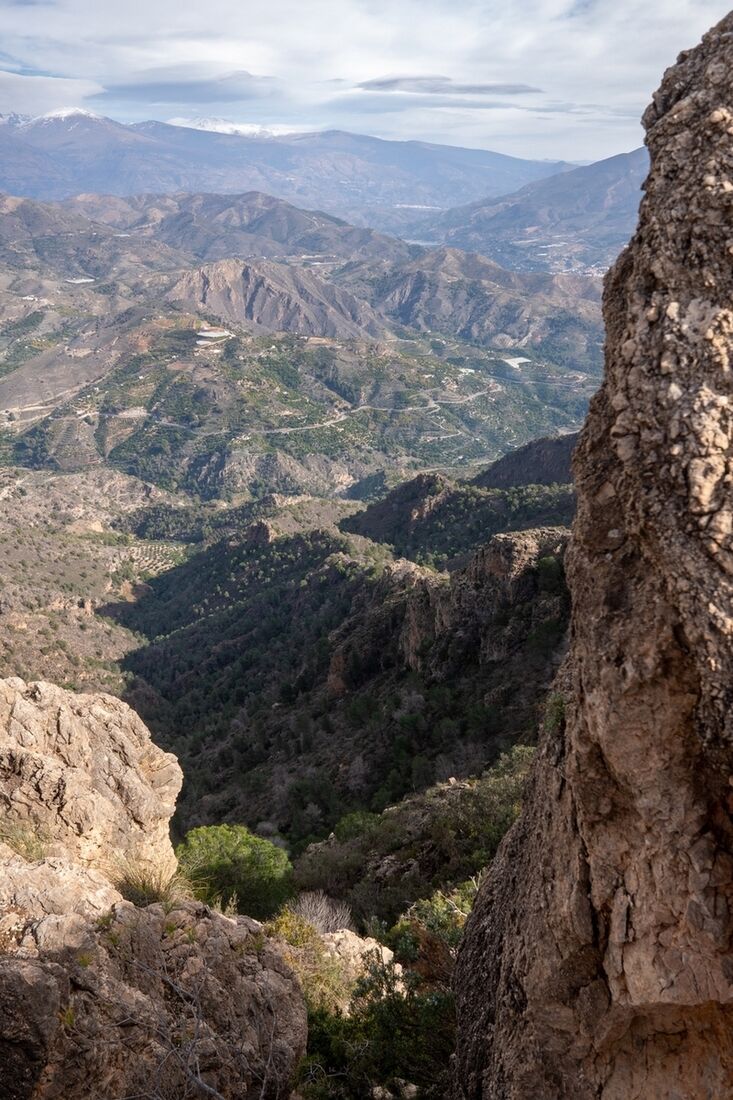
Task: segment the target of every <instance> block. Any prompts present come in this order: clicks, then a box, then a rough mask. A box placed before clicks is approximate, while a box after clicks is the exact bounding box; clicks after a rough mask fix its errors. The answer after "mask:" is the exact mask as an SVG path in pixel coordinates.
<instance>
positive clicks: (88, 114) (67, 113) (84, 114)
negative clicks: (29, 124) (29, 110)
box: [33, 107, 102, 122]
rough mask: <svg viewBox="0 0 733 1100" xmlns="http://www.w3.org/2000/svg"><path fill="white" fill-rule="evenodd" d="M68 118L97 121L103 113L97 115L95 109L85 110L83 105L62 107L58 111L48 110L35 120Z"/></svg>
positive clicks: (44, 120)
mask: <svg viewBox="0 0 733 1100" xmlns="http://www.w3.org/2000/svg"><path fill="white" fill-rule="evenodd" d="M68 118H93V119H94V120H95V121H96V122H100V121H101V119H102V115H95V113H94V111H85V110H84V108H83V107H60V108H59V109H58V110H56V111H47V112H46V114H45V115H39V116H38V118H34V119H33V121H34V122H46V121H49V122H50V121H52V120H54V119H62V120H66V119H68Z"/></svg>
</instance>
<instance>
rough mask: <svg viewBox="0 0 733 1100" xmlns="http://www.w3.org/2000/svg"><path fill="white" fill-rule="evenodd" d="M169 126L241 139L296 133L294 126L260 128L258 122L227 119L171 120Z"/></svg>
mask: <svg viewBox="0 0 733 1100" xmlns="http://www.w3.org/2000/svg"><path fill="white" fill-rule="evenodd" d="M168 125H169V126H182V127H184V128H185V129H187V130H208V131H209V132H210V133H214V134H235V135H238V136H240V137H259V138H274V137H282V136H283V135H284V134H292V133H296V132H297V130H294V129H293V127H292V126H277V125H275V126H260V125H259V124H258V123H256V122H230V121H229V120H228V119H226V118H169V119H168Z"/></svg>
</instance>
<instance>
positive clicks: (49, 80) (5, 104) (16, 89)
mask: <svg viewBox="0 0 733 1100" xmlns="http://www.w3.org/2000/svg"><path fill="white" fill-rule="evenodd" d="M100 90H101V88H100V85H99V84H96V83H94V81H91V80H72V79H65V78H63V77H51V76H26V75H24V74H21V73H14V72H7V71H5V70H0V114H10V113H11V112H13V111H16V112H17V113H18V114H24V115H42V114H45V113H46V112H47V111H53V110H55V109H56V108H57V107H60V106H63V105H64V104H66V103H73V104H76V103H81V102H83V101H84V100H85V99H87V98H88V97H89V96H92V95H94V94H95V93H96V92H99V91H100Z"/></svg>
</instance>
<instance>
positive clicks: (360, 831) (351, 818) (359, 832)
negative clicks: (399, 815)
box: [333, 810, 379, 842]
mask: <svg viewBox="0 0 733 1100" xmlns="http://www.w3.org/2000/svg"><path fill="white" fill-rule="evenodd" d="M378 825H379V814H372V813H369V811H368V810H354V812H353V813H350V814H346V815H345V816H344V817H342V818H341V820H340V821H338V822H337V823H336V825H335V826H334V830H333V831H334V833H335V834H336V839H337V840H340V841H342V842H343V841H346V840H355V839H356V838H357V837H361V836H366V835H369V834H370V833H371V832H373V831H374V829H375V828H376V827H377V826H378Z"/></svg>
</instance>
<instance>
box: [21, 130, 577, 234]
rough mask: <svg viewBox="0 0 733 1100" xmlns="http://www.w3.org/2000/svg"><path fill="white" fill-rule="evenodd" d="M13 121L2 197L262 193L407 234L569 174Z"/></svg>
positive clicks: (456, 155) (397, 150)
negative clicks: (443, 211)
mask: <svg viewBox="0 0 733 1100" xmlns="http://www.w3.org/2000/svg"><path fill="white" fill-rule="evenodd" d="M5 117H6V121H5V125H2V126H0V142H1V143H2V148H3V149H4V152H5V156H4V157H3V160H2V163H0V189H2V190H12V189H13V186H15V190H18V191H20V192H21V193H24V194H27V195H30V196H31V197H35V198H45V199H59V198H64V197H68V196H71V195H74V194H79V193H82V192H89V191H94V192H100V193H105V192H110V193H112V194H116V195H133V194H137V193H142V192H178V191H184V190H185V191H190V192H193V191H216V192H242V191H246V190H260V191H266V192H268V193H270V194H274V195H277V196H278V197H280V198H285V199H288V200H290V201H293V202H295V203H297V204H298V205H306V206H316V207H320V208H327V209H328V210H330V211H331V212H333V213H336V214H340V215H343V216H347V217H349V218H350V219H351V220H352V221H353V220H357V219H358V221H359V222H360V223H361V224H365V225H372V226H377V227H380V228H396V227H398V226H399V225H400V224H403V223H404V221H405V220H411V216H414V213H415V209H414V208H415V207H424V206H428V207H430V206H433V207H446V206H448V205H451V204H453V203H455V201H456V199H458V200H463V201H466V202H468V201H471V200H472V199H477V198H479V197H482V196H485V195H491V194H494V195H498V194H505V193H507V192H508V191H511V190H516V189H517V188H518V187H521V186H522V185H523V184H525V183H528V182H530V181H531V180H535V179H539V178H542V177H543V176H548V175H551V174H552V173H553V172H560V171H564V170H566V169H567V168H568V167H570V166H569V165H567V164H564V163H562V162H557V163H550V162H545V161H532V160H526V161H525V160H521V159H519V158H516V157H510V156H505V155H503V154H500V153H493V152H490V151H486V150H481V149H462V148H460V147H457V146H441V145H431V144H428V143H426V142H417V141H401V142H400V141H384V140H381V139H379V138H372V137H367V136H364V135H359V134H349V133H345V132H341V131H335V130H333V131H326V132H324V133H307V134H288V135H284V136H280V137H261V136H245V135H238V134H223V133H217V132H214V131H210V130H209V131H207V130H197V129H190V128H187V127H181V126H171V125H168V124H166V123H162V122H152V121H151V122H142V123H135V124H133V125H129V126H127V125H122V124H121V123H118V122H114V121H113V120H112V119H107V118H100V117H99V116H95V115H91V114H89V113H88V112H73V111H72V112H68V113H64V112H61V113H55V114H51V115H50V116H43V117H40V118H36V119H19V118H17V117H16V118H15V119H14V120H10V119H9V117H8V116H5ZM18 183H22V184H23V186H22V188H19V187H18Z"/></svg>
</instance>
